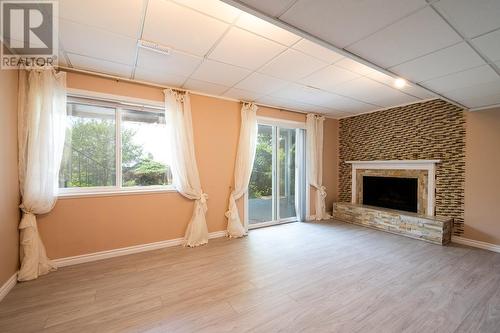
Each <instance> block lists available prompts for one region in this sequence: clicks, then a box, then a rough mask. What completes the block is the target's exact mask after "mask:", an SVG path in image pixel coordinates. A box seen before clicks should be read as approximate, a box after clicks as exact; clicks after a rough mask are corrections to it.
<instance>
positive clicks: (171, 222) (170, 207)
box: [39, 73, 336, 258]
mask: <svg viewBox="0 0 500 333" xmlns="http://www.w3.org/2000/svg"><path fill="white" fill-rule="evenodd" d="M68 87H70V88H75V89H82V90H90V91H97V92H100V93H108V94H114V95H122V96H129V97H135V98H142V99H149V100H158V101H161V100H163V92H162V90H161V89H160V88H155V87H149V86H144V85H138V84H134V83H129V82H121V81H115V80H110V79H104V78H99V77H95V76H90V75H84V74H75V73H68ZM191 104H192V116H193V131H194V140H195V149H196V159H197V162H198V167H199V172H200V177H201V182H202V187H203V189H204V191H205V192H206V193H208V195H209V200H208V214H207V224H208V228H209V231H210V232H214V231H221V230H225V228H226V223H227V221H226V218H225V217H224V213H225V211H226V208H227V206H226V205H227V200H228V198H229V193H230V187H231V186H232V184H233V177H234V160H235V157H236V150H237V142H238V135H239V127H240V103H238V102H235V101H228V100H223V99H217V98H213V97H206V96H200V95H194V94H193V95H192V96H191ZM258 114H259V115H261V116H266V117H274V118H280V119H287V120H297V121H305V115H304V114H300V113H295V112H289V111H281V110H277V109H272V108H265V107H261V108H260V109H259V111H258ZM328 124H329V125H328V126H325V127H328V128H330V127H331V125H330V122H328ZM331 124H335V121H333V122H331ZM333 128H335V125H333ZM326 132H329V130H326V131H325V138H328V140H330V139H331V138H333V140H335V135H336V134H335V133H333V134H332V135H331V134H330V133H328V134H326ZM329 144H330V143H328V144H325V149H326V150H328V153H327V155H328V156H331V157H332V158H334V157H335V156H336V155H335V154H336V153H335V151H336V150H335V149H333V148H332V149H330V150H329V148H326V147H327V146H328V145H329ZM335 163H336V162H335V161H328V162H326V164H327V165H328V170H330V169H332V168H331V167H330V166H331V165H335ZM334 172H335V171H334V170H333V171H332V172H330V171H328V172H325V177H326V178H327V179H328V182H329V183H331V184H335V182H336V176H335V174H334ZM332 186H334V185H332ZM330 195H331V198H334V197H335V195H336V193H333V192H332V193H331V194H330ZM331 200H333V199H331ZM239 206H240V207H241V206H242V205H241V202H240V203H239ZM192 207H193V202H192V201H190V200H187V199H185V198H183V197H182V196H181V195H180V194H178V193H176V192H168V193H156V194H132V195H119V196H107V197H85V198H83V197H79V198H61V199H60V200H59V201H58V202H57V204H56V206H55V207H54V209H53V211H52V212H50V213H49V214H46V215H45V216H41V217H40V218H39V230H40V234H41V236H42V239H43V240H44V242H45V246H46V248H47V252H48V255H49V257H51V258H62V257H68V256H75V255H81V254H86V253H93V252H98V251H104V250H111V249H115V248H120V247H127V246H133V245H139V244H144V243H152V242H157V241H162V240H167V239H174V238H179V237H182V236H183V235H184V230H185V228H186V225H187V223H188V221H189V219H190V217H191V213H192Z"/></svg>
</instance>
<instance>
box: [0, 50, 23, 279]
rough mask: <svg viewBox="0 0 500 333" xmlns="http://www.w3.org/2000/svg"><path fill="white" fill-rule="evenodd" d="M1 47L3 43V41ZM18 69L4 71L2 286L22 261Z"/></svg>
mask: <svg viewBox="0 0 500 333" xmlns="http://www.w3.org/2000/svg"><path fill="white" fill-rule="evenodd" d="M0 47H2V45H1V44H0ZM17 74H18V72H17V71H14V70H0V101H1V102H2V104H1V110H0V143H1V144H0V161H1V164H0V184H1V185H2V190H1V191H0V286H2V285H3V284H4V283H5V282H6V281H7V280H8V279H9V278H10V277H11V276H12V275H13V274H14V273H15V272H16V271H17V268H18V263H19V254H18V248H19V236H18V235H19V234H18V230H17V225H18V223H19V208H18V205H19V185H18V178H17Z"/></svg>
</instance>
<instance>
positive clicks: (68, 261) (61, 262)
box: [52, 230, 226, 267]
mask: <svg viewBox="0 0 500 333" xmlns="http://www.w3.org/2000/svg"><path fill="white" fill-rule="evenodd" d="M225 236H226V231H225V230H223V231H216V232H211V233H209V234H208V238H209V239H212V238H219V237H225ZM183 240H184V239H183V238H175V239H169V240H165V241H160V242H155V243H148V244H141V245H135V246H128V247H122V248H119V249H113V250H108V251H100V252H94V253H88V254H82V255H79V256H74V257H66V258H59V259H54V260H52V261H53V262H54V263H55V264H56V266H57V267H65V266H71V265H78V264H83V263H86V262H91V261H97V260H103V259H108V258H114V257H120V256H125V255H128V254H133V253H140V252H145V251H152V250H158V249H163V248H166V247H172V246H179V245H181V244H182V241H183Z"/></svg>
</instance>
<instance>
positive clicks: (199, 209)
mask: <svg viewBox="0 0 500 333" xmlns="http://www.w3.org/2000/svg"><path fill="white" fill-rule="evenodd" d="M164 93H165V118H166V123H167V131H168V136H169V139H168V143H169V145H170V151H171V153H172V159H171V161H170V167H171V169H172V176H173V182H174V186H175V188H176V189H177V191H179V193H181V194H182V195H183V196H185V197H186V198H188V199H191V200H195V203H194V211H193V215H192V216H191V220H190V221H189V224H188V227H187V229H186V234H185V235H184V246H190V247H194V246H199V245H203V244H206V243H208V228H207V222H206V219H205V214H206V213H207V199H208V195H207V194H206V193H204V192H203V190H202V189H201V183H200V175H199V173H198V166H197V164H196V156H195V152H194V141H193V125H192V120H191V103H190V99H189V94H188V93H180V92H177V91H174V90H172V89H166V90H165V91H164Z"/></svg>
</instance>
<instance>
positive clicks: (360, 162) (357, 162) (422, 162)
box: [345, 160, 441, 164]
mask: <svg viewBox="0 0 500 333" xmlns="http://www.w3.org/2000/svg"><path fill="white" fill-rule="evenodd" d="M440 162H441V160H383V161H380V160H375V161H345V163H347V164H429V163H433V164H436V163H440Z"/></svg>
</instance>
